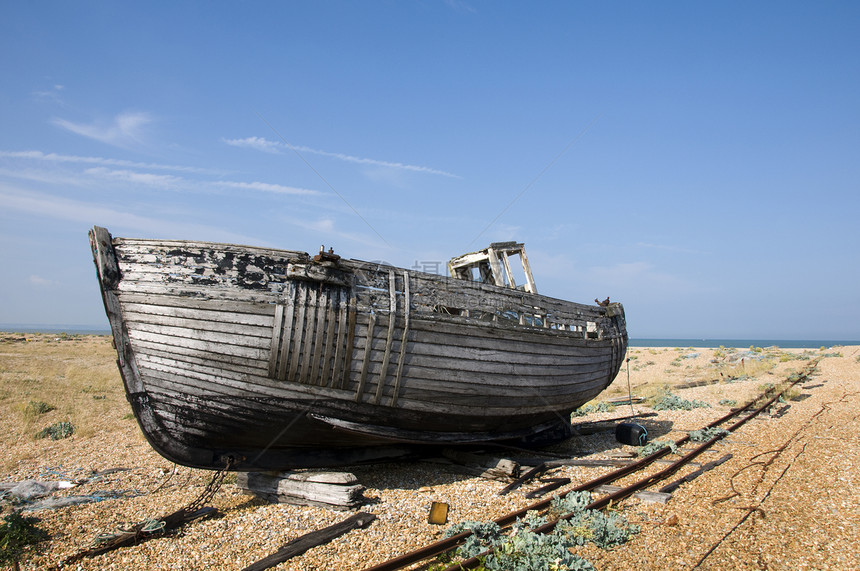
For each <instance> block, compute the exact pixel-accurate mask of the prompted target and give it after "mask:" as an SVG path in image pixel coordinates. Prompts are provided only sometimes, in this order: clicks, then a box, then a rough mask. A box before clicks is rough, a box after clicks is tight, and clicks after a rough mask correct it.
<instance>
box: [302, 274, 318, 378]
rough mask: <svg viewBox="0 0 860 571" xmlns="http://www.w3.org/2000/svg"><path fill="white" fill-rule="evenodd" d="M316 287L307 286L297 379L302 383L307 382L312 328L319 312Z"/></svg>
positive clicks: (312, 342)
mask: <svg viewBox="0 0 860 571" xmlns="http://www.w3.org/2000/svg"><path fill="white" fill-rule="evenodd" d="M318 287H319V286H317V285H316V284H314V286H313V287H309V288H307V289H308V298H307V304H306V305H307V307H306V308H305V321H307V325H306V326H305V328H306V329H307V331H306V332H305V339H304V343H302V363H301V366H302V370H301V374H300V376H299V379H298V380H299V382H300V383H302V384H303V385H306V384H308V370H309V369H310V368H311V357H313V352H314V351H313V349H314V330H315V327H316V321H317V320H316V316H317V313H319V297H320V295H321V294H320V292H319V291H318V290H317V288H318Z"/></svg>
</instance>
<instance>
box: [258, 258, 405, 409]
mask: <svg viewBox="0 0 860 571" xmlns="http://www.w3.org/2000/svg"><path fill="white" fill-rule="evenodd" d="M402 282H403V289H402V293H401V295H399V296H398V291H397V275H396V273H395V270H394V269H393V268H392V269H389V270H388V294H389V295H388V308H381V309H375V308H371V309H370V310H369V311H367V312H364V311H363V312H362V314H365V313H366V315H367V319H368V322H367V331H366V335H365V344H364V349H363V350H361V351H359V352H358V354H356V353H357V352H356V351H355V334H356V329H357V322H358V321H359V319H360V317H359V316H358V305H359V304H358V302H357V299H356V295H355V291H354V290H353V288H348V287H345V286H338V285H332V284H324V283H319V282H312V281H293V282H290V284H289V286H288V287H287V289H286V290H285V292H284V299H283V300H282V301H281V302H279V303H278V304H276V305H275V319H274V327H273V331H272V344H271V354H270V357H269V377H270V378H272V379H275V380H279V381H287V382H293V383H300V384H303V385H310V386H320V387H329V388H335V389H343V390H350V391H352V390H354V391H355V393H354V396H353V399H354V400H355V401H356V402H362V401H364V400H365V398H367V399H368V402H372V403H373V404H383V400H384V398H383V397H384V395H385V393H386V391H385V388H386V386H390V387H391V391H390V395H391V398H390V402H389V403H388V404H389V405H390V406H394V405H396V404H397V397H398V394H399V392H400V384H401V380H402V377H403V365H404V362H405V358H406V343H407V337H408V334H409V321H410V301H411V296H410V286H409V273H408V272H406V271H403V276H402ZM398 297H400V298H401V300H400V301H398ZM386 318H387V319H386ZM386 321H387V323H386ZM398 322H399V324H398ZM398 325H399V329H400V331H398ZM380 336H383V338H384V339H385V350H384V353H383V358H382V365H381V370H380V373H379V375H378V379H377V381H376V383H375V388H374V386H373V385H372V384H371V383H370V382H369V381H370V380H372V378H371V375H370V371H369V369H370V364H371V352H372V345H373V340H374V339H375V338H379V337H380ZM395 341H399V343H400V345H399V350H397V351H395V350H394V342H395ZM356 358H360V359H361V368H360V370H359V372H358V373H357V378H354V379H353V378H351V377H355V376H356V375H352V374H351V373H353V370H352V364H353V360H354V359H356ZM395 363H396V366H395ZM392 369H393V370H392Z"/></svg>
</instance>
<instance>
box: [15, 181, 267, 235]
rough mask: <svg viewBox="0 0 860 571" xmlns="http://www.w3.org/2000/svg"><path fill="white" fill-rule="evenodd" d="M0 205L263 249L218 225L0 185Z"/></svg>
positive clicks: (110, 226)
mask: <svg viewBox="0 0 860 571" xmlns="http://www.w3.org/2000/svg"><path fill="white" fill-rule="evenodd" d="M0 206H2V208H4V209H5V210H7V211H17V212H23V213H27V214H31V215H34V216H38V217H41V218H51V219H55V220H67V221H72V222H79V223H84V224H86V225H91V224H99V225H102V226H107V227H108V230H112V229H121V230H123V231H128V230H131V231H133V232H136V233H141V234H144V235H148V236H158V237H164V238H170V237H173V238H190V237H193V238H195V239H200V240H217V241H221V242H228V243H233V244H259V245H261V246H266V245H267V244H265V243H262V242H261V241H260V240H259V239H258V238H254V237H251V236H246V235H243V234H236V233H234V232H230V231H227V230H224V229H223V228H222V227H219V226H209V225H206V224H194V223H188V222H187V221H184V220H181V219H174V220H169V219H167V218H166V217H164V216H163V215H162V216H159V217H158V218H150V217H147V216H140V215H138V214H132V213H130V212H125V211H122V210H116V209H114V208H110V207H107V206H103V205H100V204H94V203H90V202H84V201H79V200H70V199H67V198H61V197H58V196H52V195H47V194H41V193H36V192H32V191H20V190H17V189H12V188H9V187H4V186H0Z"/></svg>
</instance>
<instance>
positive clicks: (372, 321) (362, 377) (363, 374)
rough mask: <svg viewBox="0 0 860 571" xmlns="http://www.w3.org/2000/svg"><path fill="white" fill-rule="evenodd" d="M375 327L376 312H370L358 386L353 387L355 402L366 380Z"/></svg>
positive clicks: (357, 400) (359, 400)
mask: <svg viewBox="0 0 860 571" xmlns="http://www.w3.org/2000/svg"><path fill="white" fill-rule="evenodd" d="M375 327H376V314H375V313H371V314H370V320H369V321H368V323H367V338H366V339H365V342H364V361H362V363H361V374H360V375H359V377H358V388H356V389H355V402H361V396H362V394H361V393H363V392H364V384H365V383H366V382H367V367H368V365H370V345H371V343H372V342H373V329H374V328H375Z"/></svg>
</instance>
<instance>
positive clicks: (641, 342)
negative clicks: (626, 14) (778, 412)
mask: <svg viewBox="0 0 860 571" xmlns="http://www.w3.org/2000/svg"><path fill="white" fill-rule="evenodd" d="M0 332H3V333H43V334H56V335H60V334H62V333H65V334H66V335H110V334H111V332H110V329H99V328H96V327H87V326H82V325H77V326H76V325H69V326H62V325H57V326H48V325H45V326H41V325H0ZM628 344H629V345H630V347H697V348H716V347H743V348H747V347H774V346H775V347H780V348H782V349H819V348H821V347H833V346H834V345H860V340H856V341H851V340H839V339H681V338H677V339H669V338H666V339H644V338H643V339H640V338H635V337H632V338H630V340H629V343H628Z"/></svg>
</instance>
